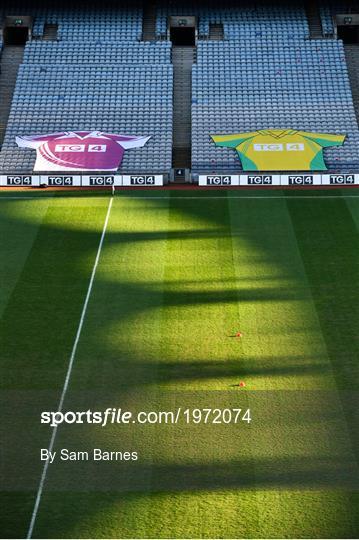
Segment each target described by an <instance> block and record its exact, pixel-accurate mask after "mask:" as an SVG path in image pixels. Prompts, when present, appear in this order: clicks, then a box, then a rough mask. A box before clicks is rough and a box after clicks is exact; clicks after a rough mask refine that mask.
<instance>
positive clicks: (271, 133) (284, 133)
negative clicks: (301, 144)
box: [258, 129, 298, 139]
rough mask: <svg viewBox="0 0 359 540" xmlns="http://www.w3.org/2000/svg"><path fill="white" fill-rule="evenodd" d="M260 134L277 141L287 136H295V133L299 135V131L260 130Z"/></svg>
mask: <svg viewBox="0 0 359 540" xmlns="http://www.w3.org/2000/svg"><path fill="white" fill-rule="evenodd" d="M258 133H260V134H261V135H269V136H270V137H273V138H275V139H281V138H282V137H286V136H287V135H294V134H295V133H298V131H297V130H295V129H259V130H258Z"/></svg>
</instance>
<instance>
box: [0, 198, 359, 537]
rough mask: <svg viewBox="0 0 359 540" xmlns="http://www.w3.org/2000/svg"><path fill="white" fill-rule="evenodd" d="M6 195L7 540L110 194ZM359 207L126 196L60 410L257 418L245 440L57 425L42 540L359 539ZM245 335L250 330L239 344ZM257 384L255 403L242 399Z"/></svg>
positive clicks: (3, 411)
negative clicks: (57, 453) (60, 455)
mask: <svg viewBox="0 0 359 540" xmlns="http://www.w3.org/2000/svg"><path fill="white" fill-rule="evenodd" d="M29 195H33V192H21V193H16V192H9V191H7V192H3V193H1V194H0V281H1V288H0V318H1V327H0V357H1V364H0V384H1V393H0V415H1V424H0V438H1V448H2V450H1V494H0V531H1V533H0V534H1V537H3V538H21V537H25V536H26V534H27V530H28V527H29V523H30V519H31V515H32V512H33V508H34V503H35V497H36V493H37V489H38V485H39V481H40V477H41V472H42V467H43V464H42V463H41V462H40V460H39V448H42V447H43V448H47V447H48V445H49V440H50V436H51V431H50V429H49V427H47V426H42V425H40V411H42V410H56V407H57V404H58V401H59V397H60V395H61V391H62V388H63V385H64V379H65V375H66V370H67V367H68V363H69V358H70V355H71V350H72V347H73V344H74V339H75V335H76V331H77V328H78V325H79V320H80V316H81V311H82V308H83V303H84V299H85V296H86V292H87V288H88V285H89V280H90V276H91V271H92V268H93V265H94V261H95V257H96V252H97V249H98V245H99V241H100V237H101V232H102V229H103V226H104V221H105V216H106V213H107V210H108V205H109V200H110V198H109V196H107V195H106V194H104V193H100V194H98V193H96V194H94V195H91V194H90V195H89V194H85V195H83V194H76V193H69V194H66V193H58V192H57V193H55V194H51V192H45V196H44V194H43V193H41V194H39V195H38V196H37V195H36V194H35V196H33V197H31V198H30V197H29ZM358 263H359V197H358V191H356V190H355V189H353V190H352V189H349V190H347V189H346V190H344V189H336V190H331V191H302V192H301V191H298V190H296V191H270V192H268V191H254V192H253V191H252V192H251V191H220V190H215V191H167V192H166V191H128V192H126V191H122V192H118V193H117V194H116V196H115V197H114V199H113V205H112V210H111V214H110V218H109V222H108V228H107V231H106V235H105V239H104V244H103V249H102V251H101V256H100V260H99V265H98V268H97V272H96V276H95V280H94V284H93V288H92V291H91V296H90V300H89V304H88V308H87V311H86V317H85V320H84V326H83V329H82V333H81V337H80V341H79V346H78V349H77V351H76V356H75V360H74V365H73V370H72V373H71V379H70V383H69V387H68V391H67V394H66V399H65V404H64V409H65V410H86V409H87V408H88V407H91V408H92V409H94V410H95V409H98V410H102V409H103V408H105V407H107V406H121V405H125V407H127V408H129V409H131V408H132V409H141V408H145V409H150V408H151V407H152V408H156V406H157V405H158V404H160V405H163V404H164V403H166V404H170V403H172V404H175V405H179V404H181V400H183V402H185V403H187V404H188V403H190V404H191V405H192V406H193V407H195V406H196V405H203V404H205V403H207V404H209V405H210V406H216V405H218V406H220V405H221V404H222V403H227V402H228V401H230V402H233V403H239V404H240V405H241V406H243V407H244V406H245V407H250V408H252V410H253V419H252V422H251V424H250V425H249V426H248V425H247V426H239V427H235V426H229V427H228V426H220V427H219V428H217V427H212V426H209V427H208V426H203V425H201V426H198V427H195V426H191V427H187V426H181V428H180V429H177V430H176V429H171V428H169V427H166V426H158V425H157V426H145V427H143V428H141V430H138V429H137V428H135V427H134V428H133V429H122V428H121V429H120V428H118V427H117V426H116V427H112V426H109V427H107V428H102V429H101V428H96V427H94V426H60V427H59V429H58V432H57V437H56V441H55V450H56V449H59V448H61V447H67V448H72V447H75V448H91V447H94V446H95V447H101V448H108V449H112V450H114V449H117V448H119V449H124V447H126V448H127V447H131V448H137V449H138V451H139V454H140V459H139V461H138V462H137V463H136V464H133V465H131V466H124V465H123V464H122V465H121V464H117V463H108V464H103V465H94V464H92V463H88V464H84V465H83V464H72V465H71V466H70V464H56V463H55V464H54V465H51V466H50V467H49V469H48V473H47V477H46V481H45V484H44V490H43V494H42V498H41V501H40V505H39V509H38V512H37V517H36V522H35V527H34V531H33V537H35V538H89V537H98V538H293V537H294V538H307V537H314V538H326V537H328V538H356V537H358V535H359V495H358V482H357V480H358V455H359V452H358V449H359V448H358V431H359V430H358V425H359V419H358V397H357V396H358V373H359V367H358V366H359V362H358V360H359V359H358V336H359V286H358V285H359V283H358V281H359V264H358ZM236 330H241V331H242V332H243V334H244V336H243V338H242V339H241V340H237V339H235V338H233V337H231V336H232V335H233V333H234V332H235V331H236ZM241 380H243V381H245V383H246V387H245V388H244V389H239V388H237V387H235V386H233V385H235V384H237V383H238V382H239V381H241Z"/></svg>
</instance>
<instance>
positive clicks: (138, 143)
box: [116, 135, 151, 150]
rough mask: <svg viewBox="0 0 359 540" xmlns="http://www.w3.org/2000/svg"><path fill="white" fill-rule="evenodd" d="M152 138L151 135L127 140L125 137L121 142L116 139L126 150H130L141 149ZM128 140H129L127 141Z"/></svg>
mask: <svg viewBox="0 0 359 540" xmlns="http://www.w3.org/2000/svg"><path fill="white" fill-rule="evenodd" d="M150 138H151V135H150V136H149V137H132V138H131V139H130V138H126V137H124V138H123V140H120V139H119V138H118V139H116V142H117V143H118V144H119V145H120V146H122V148H124V149H125V150H128V149H130V148H140V147H142V146H145V144H146V143H147V141H149V140H150ZM126 139H127V140H126Z"/></svg>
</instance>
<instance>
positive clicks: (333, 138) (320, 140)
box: [300, 131, 346, 148]
mask: <svg viewBox="0 0 359 540" xmlns="http://www.w3.org/2000/svg"><path fill="white" fill-rule="evenodd" d="M300 135H303V137H305V138H306V139H310V140H311V141H314V142H316V143H317V144H319V145H320V146H322V147H323V148H327V147H328V146H341V145H342V144H343V143H344V141H345V138H346V135H333V134H331V133H306V132H305V131H302V132H300Z"/></svg>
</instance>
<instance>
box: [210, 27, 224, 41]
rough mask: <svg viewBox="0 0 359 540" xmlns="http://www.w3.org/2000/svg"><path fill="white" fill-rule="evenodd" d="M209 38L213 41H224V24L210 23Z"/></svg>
mask: <svg viewBox="0 0 359 540" xmlns="http://www.w3.org/2000/svg"><path fill="white" fill-rule="evenodd" d="M209 39H211V40H213V41H223V39H224V29H223V24H222V23H219V24H215V23H210V25H209Z"/></svg>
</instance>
